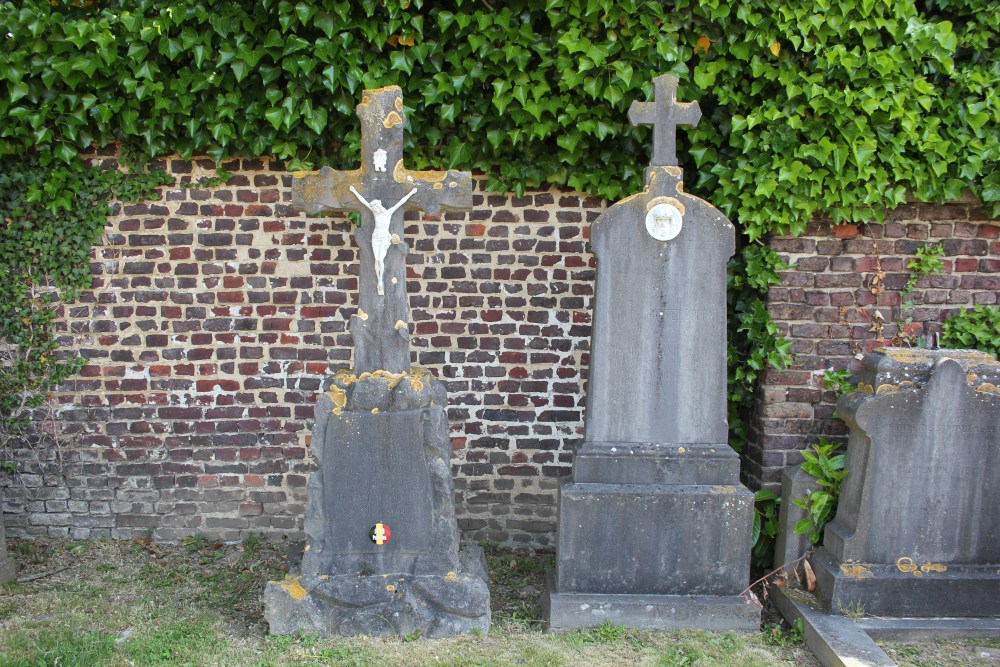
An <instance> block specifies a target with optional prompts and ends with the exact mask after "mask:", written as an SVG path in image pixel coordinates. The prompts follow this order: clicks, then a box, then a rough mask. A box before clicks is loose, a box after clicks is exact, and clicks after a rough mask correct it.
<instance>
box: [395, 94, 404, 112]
mask: <svg viewBox="0 0 1000 667" xmlns="http://www.w3.org/2000/svg"><path fill="white" fill-rule="evenodd" d="M393 106H395V107H396V111H402V110H403V97H402V96H399V97H397V98H396V101H395V102H393Z"/></svg>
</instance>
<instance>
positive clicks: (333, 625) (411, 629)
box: [264, 545, 490, 638]
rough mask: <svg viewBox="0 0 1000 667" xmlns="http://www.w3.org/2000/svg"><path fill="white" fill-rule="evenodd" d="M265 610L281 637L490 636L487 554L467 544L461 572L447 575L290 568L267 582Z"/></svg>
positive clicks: (274, 630)
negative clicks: (305, 572)
mask: <svg viewBox="0 0 1000 667" xmlns="http://www.w3.org/2000/svg"><path fill="white" fill-rule="evenodd" d="M264 610H265V611H264V617H265V619H266V620H267V622H268V624H269V625H270V626H271V634H275V635H293V634H296V633H299V632H315V633H317V634H319V635H320V636H321V637H334V636H338V635H339V636H343V637H350V636H353V635H371V636H380V637H385V636H406V635H414V634H415V633H419V636H421V637H430V638H441V637H450V636H453V635H464V634H470V633H473V632H481V633H484V634H485V633H486V632H487V631H488V630H489V627H490V593H489V588H488V586H487V576H486V559H485V556H484V555H483V550H482V549H481V548H480V547H479V546H476V545H466V546H464V547H463V549H462V550H461V551H460V552H459V567H458V571H457V572H454V573H451V572H449V573H448V574H447V575H446V576H438V575H412V574H377V575H369V576H358V575H353V574H352V575H332V576H325V575H324V576H304V575H297V574H289V575H288V576H287V577H286V578H285V580H284V581H272V582H269V583H268V584H267V587H266V588H265V590H264Z"/></svg>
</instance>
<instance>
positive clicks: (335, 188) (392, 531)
mask: <svg viewBox="0 0 1000 667" xmlns="http://www.w3.org/2000/svg"><path fill="white" fill-rule="evenodd" d="M357 113H358V117H359V118H360V119H361V124H362V147H361V150H362V166H361V168H360V169H357V170H354V171H334V170H332V169H330V168H324V169H322V170H321V171H320V172H319V173H310V174H301V175H300V174H296V176H295V178H294V180H293V184H292V199H293V203H294V205H295V206H296V207H297V208H299V209H302V210H304V211H305V212H307V213H316V212H320V211H342V210H353V211H358V212H360V214H361V225H360V226H359V227H358V228H357V229H356V230H355V238H356V239H357V243H358V246H359V248H360V253H359V255H360V260H361V271H360V293H359V297H358V306H359V307H358V311H357V313H356V314H355V315H354V316H353V317H352V318H351V322H350V330H351V332H352V333H353V335H354V344H355V347H354V364H355V367H354V369H353V371H346V370H345V371H340V372H338V373H337V374H335V375H334V376H333V377H332V378H330V379H328V380H327V383H326V390H327V391H326V393H324V394H323V395H321V396H320V397H319V400H318V401H317V403H316V424H315V426H314V428H313V434H312V446H311V451H312V453H313V456H315V458H316V461H317V463H318V465H319V469H318V470H317V471H316V472H314V473H313V474H312V476H311V477H310V480H309V485H308V501H307V507H306V521H305V532H306V538H307V539H306V547H305V552H304V555H303V557H302V563H301V572H294V573H292V574H290V575H289V576H288V577H287V578H286V579H285V580H284V581H281V582H271V583H270V584H268V587H267V589H266V591H265V617H266V618H267V621H268V623H269V624H270V626H271V632H272V633H274V634H292V633H295V632H297V631H300V630H305V631H314V632H318V633H319V634H320V635H322V636H332V635H355V634H368V635H394V634H395V635H408V634H412V633H415V632H418V631H419V633H420V634H421V635H422V636H425V637H443V636H448V635H454V634H464V633H468V632H471V631H473V630H477V631H482V632H486V631H487V630H488V629H489V623H490V597H489V589H488V588H487V581H486V570H485V560H484V558H483V553H482V549H480V548H479V547H477V546H466V547H465V548H464V549H461V550H460V548H459V535H458V527H457V524H456V521H455V505H454V491H453V483H452V477H451V464H450V460H449V459H450V456H451V443H450V438H449V435H448V419H447V416H446V414H445V408H446V406H447V396H446V394H445V389H444V386H443V385H442V384H441V383H439V382H438V381H437V380H436V379H435V378H434V377H433V376H431V375H430V374H429V373H427V372H426V371H423V370H419V369H411V368H410V350H409V328H408V321H409V316H408V313H409V304H408V300H407V295H406V252H407V245H406V243H404V242H403V212H404V211H407V210H418V209H419V210H423V211H425V212H427V213H430V214H435V213H437V212H438V211H439V210H442V209H443V210H452V211H456V210H468V209H470V208H471V207H472V179H471V176H470V174H468V173H466V172H456V171H447V172H436V171H422V172H418V171H410V170H408V169H406V168H405V167H404V166H403V128H404V125H405V114H404V111H403V97H402V91H401V90H400V88H399V87H397V86H390V87H388V88H381V89H379V90H366V91H365V92H364V95H363V97H362V101H361V103H360V104H359V105H358V107H357Z"/></svg>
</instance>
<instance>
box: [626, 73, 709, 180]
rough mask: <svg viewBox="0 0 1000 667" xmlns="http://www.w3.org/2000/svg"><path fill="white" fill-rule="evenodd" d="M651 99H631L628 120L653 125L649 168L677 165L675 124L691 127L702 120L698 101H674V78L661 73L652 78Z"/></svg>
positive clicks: (675, 87) (675, 99) (638, 123)
mask: <svg viewBox="0 0 1000 667" xmlns="http://www.w3.org/2000/svg"><path fill="white" fill-rule="evenodd" d="M653 88H654V91H655V92H654V94H653V101H652V102H639V101H638V100H637V101H635V102H632V106H631V107H629V110H628V119H629V122H630V123H632V125H633V127H638V126H639V125H652V126H653V159H652V160H650V162H649V166H650V167H668V166H676V165H677V126H678V125H689V126H691V127H694V126H695V125H697V124H698V121H699V120H701V108H699V107H698V103H697V102H687V103H681V102H678V101H677V97H676V95H677V77H675V76H670V75H669V74H664V75H663V76H658V77H656V78H655V79H653Z"/></svg>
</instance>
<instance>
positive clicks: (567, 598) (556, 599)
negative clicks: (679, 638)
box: [542, 571, 760, 632]
mask: <svg viewBox="0 0 1000 667" xmlns="http://www.w3.org/2000/svg"><path fill="white" fill-rule="evenodd" d="M542 615H543V617H544V618H545V619H547V622H548V629H549V630H557V629H558V630H573V629H577V628H592V627H594V626H597V625H600V624H601V623H603V622H604V621H611V622H612V623H614V624H615V625H626V626H629V627H633V628H635V627H639V628H648V629H650V630H683V629H687V628H698V629H700V630H708V631H714V632H724V631H737V632H757V631H758V630H760V607H758V606H757V605H756V604H754V603H753V602H749V603H748V602H745V601H744V600H743V599H742V598H740V597H738V596H735V595H731V596H725V597H724V596H721V595H621V594H617V595H601V594H597V593H558V592H555V577H554V575H553V573H552V572H551V571H550V572H549V575H548V586H547V587H546V590H545V593H544V594H543V595H542Z"/></svg>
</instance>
